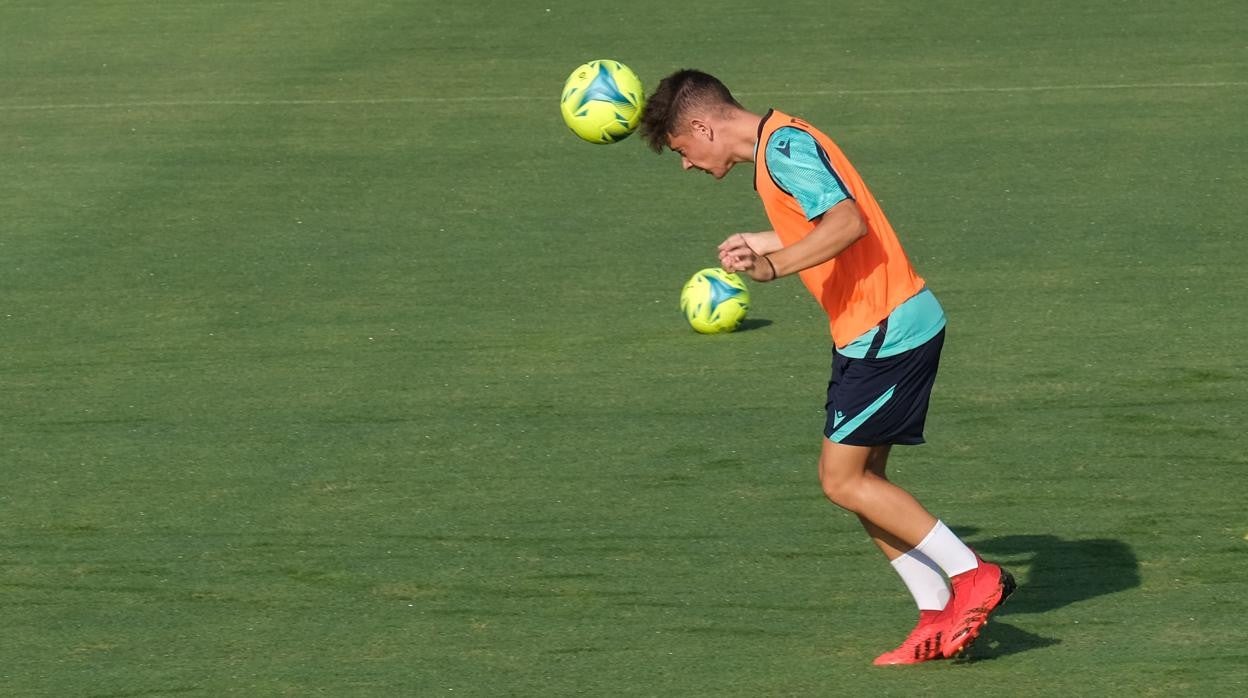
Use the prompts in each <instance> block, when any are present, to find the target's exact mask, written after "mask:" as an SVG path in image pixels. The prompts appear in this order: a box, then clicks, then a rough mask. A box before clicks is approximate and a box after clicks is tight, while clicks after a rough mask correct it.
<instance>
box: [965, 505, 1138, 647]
mask: <svg viewBox="0 0 1248 698" xmlns="http://www.w3.org/2000/svg"><path fill="white" fill-rule="evenodd" d="M959 532H960V533H961V534H962V535H964V536H965V535H970V534H973V533H974V532H975V530H974V529H965V528H962V529H959ZM971 546H972V547H973V548H975V549H976V550H977V551H978V552H979V553H980V554H982V555H983V556H984V557H986V558H989V559H993V560H996V561H998V562H1001V563H1002V564H1003V565H1004V566H1005V567H1007V568H1013V569H1014V572H1015V576H1016V578H1017V581H1018V590H1017V591H1015V592H1014V595H1013V596H1011V597H1010V599H1009V601H1008V602H1006V604H1005V605H1004V606H1002V607H1001V610H1000V611H998V612H997V614H996V615H994V616H993V621H992V622H991V623H989V624H988V627H987V628H985V629H984V634H983V636H982V637H981V638H980V639H979V640H978V641H977V642H976V643H975V646H974V647H973V648H972V649H971V651H970V655H969V657H968V658H969V659H971V660H982V659H994V658H996V657H1002V656H1005V655H1009V654H1015V653H1017V652H1025V651H1027V650H1031V649H1039V648H1041V647H1048V646H1050V645H1056V644H1058V643H1059V642H1061V640H1060V639H1059V638H1048V637H1041V636H1039V635H1034V634H1032V633H1029V632H1026V631H1025V630H1021V629H1019V628H1016V627H1014V626H1012V625H1010V624H1008V623H1003V622H1001V620H1000V619H1001V618H1005V617H1008V616H1012V615H1020V614H1023V613H1044V612H1046V611H1052V610H1054V609H1058V608H1062V607H1064V606H1068V605H1070V604H1072V603H1076V602H1078V601H1084V600H1087V599H1091V598H1095V597H1097V596H1104V595H1106V594H1113V593H1116V592H1120V591H1126V590H1127V589H1133V588H1135V587H1138V586H1139V585H1140V563H1139V560H1138V559H1137V558H1136V557H1135V552H1134V551H1132V550H1131V546H1129V545H1127V544H1126V543H1124V542H1122V541H1119V540H1112V539H1108V538H1093V539H1087V540H1066V539H1063V538H1059V537H1057V536H1052V535H1020V536H1002V537H1000V538H990V539H988V540H984V541H978V542H974V543H972V544H971ZM1020 568H1026V569H1025V574H1022V572H1023V570H1022V569H1020Z"/></svg>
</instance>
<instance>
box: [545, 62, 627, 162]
mask: <svg viewBox="0 0 1248 698" xmlns="http://www.w3.org/2000/svg"><path fill="white" fill-rule="evenodd" d="M645 104H646V96H645V92H644V91H643V90H642V87H641V80H639V79H638V78H637V74H636V73H634V72H633V71H632V70H630V69H629V67H628V66H626V65H624V64H623V63H620V62H619V61H612V60H597V61H590V62H588V63H586V64H585V65H582V66H580V67H579V68H577V69H576V70H574V71H572V74H571V75H569V76H568V79H567V82H565V83H564V84H563V94H562V95H561V96H560V98H559V110H560V112H562V113H563V122H564V123H565V124H567V125H568V128H570V129H572V133H575V134H576V135H578V136H580V137H581V138H582V139H584V140H586V141H589V142H590V143H599V144H606V143H615V142H617V141H621V140H624V139H625V138H627V137H628V135H629V134H630V133H632V132H633V131H635V130H636V129H637V124H638V123H640V122H641V111H642V109H643V108H644V107H645Z"/></svg>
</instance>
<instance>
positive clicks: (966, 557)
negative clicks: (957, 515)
mask: <svg viewBox="0 0 1248 698" xmlns="http://www.w3.org/2000/svg"><path fill="white" fill-rule="evenodd" d="M914 549H915V550H917V551H919V552H921V553H923V554H924V555H926V556H927V558H928V559H929V560H931V561H932V562H934V563H936V565H937V566H938V567H940V569H942V570H944V573H945V575H946V576H949V577H953V576H954V575H955V574H961V573H963V572H966V571H968V570H973V569H975V568H976V567H979V560H978V559H976V557H975V553H974V552H972V551H971V549H970V548H968V547H966V543H963V542H962V541H961V540H960V539H958V537H957V536H956V535H954V533H953V531H950V530H949V527H948V526H946V525H945V523H944V522H943V521H937V522H936V525H935V526H933V527H932V530H931V531H930V532H928V534H927V537H926V538H924V539H923V542H922V543H919V544H918V545H916V546H914Z"/></svg>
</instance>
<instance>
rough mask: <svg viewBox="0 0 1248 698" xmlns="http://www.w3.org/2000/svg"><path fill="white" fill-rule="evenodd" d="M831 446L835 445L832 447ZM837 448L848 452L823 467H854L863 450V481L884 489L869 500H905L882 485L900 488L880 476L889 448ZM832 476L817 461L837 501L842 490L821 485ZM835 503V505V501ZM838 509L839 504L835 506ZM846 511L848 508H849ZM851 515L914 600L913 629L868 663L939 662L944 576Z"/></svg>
mask: <svg viewBox="0 0 1248 698" xmlns="http://www.w3.org/2000/svg"><path fill="white" fill-rule="evenodd" d="M829 443H831V442H829ZM833 445H834V446H839V445H838V444H833ZM840 448H845V449H853V450H848V451H844V452H842V453H834V454H833V455H844V456H846V457H845V458H843V459H841V460H840V461H838V462H834V463H827V464H826V466H827V467H833V468H835V467H838V466H839V467H849V468H853V467H855V466H854V463H855V462H856V459H857V458H858V457H861V456H863V455H864V454H863V451H864V450H865V459H864V460H863V461H862V469H863V477H864V478H870V481H871V483H872V484H874V485H879V484H881V483H883V484H884V487H882V488H881V489H884V492H885V493H884V494H883V495H878V494H877V495H873V496H875V497H877V498H878V497H883V498H884V500H885V501H890V500H895V499H901V500H904V499H905V497H898V496H897V495H896V493H895V492H889V490H888V489H887V487H888V486H891V487H893V488H895V489H897V490H900V488H897V487H896V486H895V485H893V484H892V483H890V482H888V478H887V476H886V475H885V469H886V468H887V466H888V454H889V450H890V448H891V447H890V446H887V445H885V446H872V447H869V448H865V449H862V447H853V446H849V447H840ZM860 449H861V450H860ZM836 477H838V475H837V473H835V472H828V471H827V469H826V467H825V462H824V461H822V460H821V462H820V480H821V481H822V482H824V483H825V489H824V491H825V493H826V494H828V497H829V498H830V499H831V498H832V497H833V495H834V494H835V495H836V496H838V497H840V496H844V494H843V492H840V491H838V490H836V489H833V491H832V492H831V493H829V492H828V489H829V485H828V484H826V483H828V482H829V479H834V478H836ZM900 491H901V492H902V493H903V494H904V493H905V491H904V490H900ZM906 496H908V495H906ZM910 500H911V501H914V500H913V497H910ZM833 501H834V502H837V500H836V499H833ZM837 503H838V504H841V502H837ZM914 504H915V505H917V506H918V509H919V510H920V511H922V512H923V513H926V510H925V509H923V508H922V506H921V505H918V502H917V501H914ZM841 506H845V505H844V504H841ZM845 508H849V507H845ZM851 511H853V510H852V509H851ZM855 513H856V514H857V515H858V520H859V521H861V522H862V526H863V528H864V529H866V531H867V535H869V536H871V540H872V541H873V542H874V543H875V544H876V546H877V547H879V549H880V551H881V552H883V553H884V556H885V557H886V558H888V560H889V563H890V564H891V565H892V566H893V567H894V569H895V570H896V571H897V573H898V574H899V575H900V576H901V578H902V580H903V581H904V582H905V583H906V586H907V587H908V588H909V589H910V592H911V594H912V595H913V596H914V599H915V602H916V603H917V604H918V606H919V620H918V623H917V624H916V625H915V626H914V629H913V630H911V631H910V633H909V634H908V635H907V636H906V638H905V640H903V641H902V642H901V644H900V645H898V646H897V647H896V648H894V649H893V650H890V651H888V652H885V653H883V654H881V655H880V656H878V657H876V658H875V662H874V663H875V664H876V665H877V666H882V665H893V664H916V663H918V662H923V661H928V660H931V659H941V658H943V656H944V655H943V654H942V651H941V646H942V641H943V639H944V634H945V633H947V632H948V631H947V630H946V626H947V625H948V623H944V622H941V621H942V620H945V619H943V618H942V617H941V610H942V609H943V608H944V607H945V605H946V603H947V602H948V600H949V591H948V588H947V587H946V586H945V578H944V576H943V575H942V574H941V573H940V572H939V570H937V569H934V566H931V567H929V566H928V565H930V561H927V560H926V558H923V557H921V556H920V557H917V558H916V557H914V553H913V552H911V551H912V549H913V548H914V546H913V545H909V544H907V543H906V542H905V541H904V540H902V539H901V538H899V537H897V536H895V535H893V534H892V533H890V532H889V531H888V530H886V529H885V528H884V527H882V526H880V525H878V524H876V523H875V522H873V521H872V520H871V519H870V518H869V516H868V515H866V514H865V513H862V512H855ZM928 516H929V517H930V516H931V515H930V514H928ZM932 523H933V525H934V524H935V518H934V517H932ZM929 530H930V527H929ZM924 534H926V531H924ZM907 553H910V555H907ZM903 556H904V557H903ZM924 562H928V565H925V564H924Z"/></svg>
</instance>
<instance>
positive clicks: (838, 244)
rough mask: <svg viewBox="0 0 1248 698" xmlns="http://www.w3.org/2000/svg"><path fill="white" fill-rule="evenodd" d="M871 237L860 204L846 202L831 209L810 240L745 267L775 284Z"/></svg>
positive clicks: (755, 276) (758, 258)
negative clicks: (775, 280)
mask: <svg viewBox="0 0 1248 698" xmlns="http://www.w3.org/2000/svg"><path fill="white" fill-rule="evenodd" d="M866 234H867V223H866V221H864V220H863V218H862V213H861V211H859V210H858V203H857V202H855V201H854V200H853V199H845V200H844V201H841V202H840V203H838V204H836V205H835V206H833V207H832V208H830V209H828V210H827V212H826V213H824V214H823V217H822V218H820V219H819V222H818V223H817V224H815V228H814V230H812V231H810V234H809V235H807V236H806V237H804V238H802V239H801V240H798V241H797V242H795V243H793V244H792V245H789V246H788V247H781V248H780V249H778V250H776V251H774V252H766V253H759V254H758V255H757V256H755V257H754V259H752V260H750V261H751V262H752V264H750V266H749V267H746V268H745V271H747V272H748V273H749V275H750V278H752V279H754V280H755V281H771V280H772V279H775V278H777V277H780V276H787V275H789V274H796V273H797V272H799V271H802V270H803V269H809V268H811V267H813V266H818V265H820V264H823V263H824V262H826V261H828V260H829V259H832V258H833V257H835V256H837V255H838V254H840V253H842V252H844V251H845V250H846V249H848V248H849V246H850V245H853V244H854V243H855V242H858V240H859V239H861V238H862V237H863V236H864V235H866Z"/></svg>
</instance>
